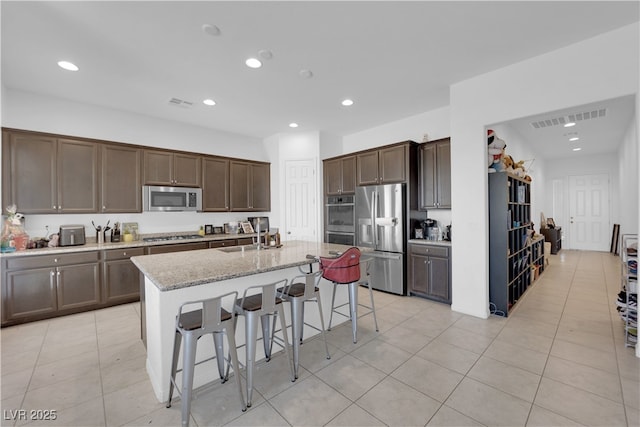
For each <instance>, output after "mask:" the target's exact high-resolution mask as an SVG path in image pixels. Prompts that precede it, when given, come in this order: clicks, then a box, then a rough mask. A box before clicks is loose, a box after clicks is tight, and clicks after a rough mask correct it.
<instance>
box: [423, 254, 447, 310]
mask: <svg viewBox="0 0 640 427" xmlns="http://www.w3.org/2000/svg"><path fill="white" fill-rule="evenodd" d="M428 267H429V278H428V280H427V283H428V286H429V288H428V291H427V293H428V295H429V296H430V297H433V298H435V299H438V300H441V301H444V302H449V301H450V298H451V297H450V294H449V260H448V259H447V258H436V257H430V258H429V261H428Z"/></svg>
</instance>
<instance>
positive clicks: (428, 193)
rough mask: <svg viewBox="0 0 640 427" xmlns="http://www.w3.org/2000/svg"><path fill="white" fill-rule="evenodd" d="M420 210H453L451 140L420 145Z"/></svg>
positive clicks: (446, 139)
mask: <svg viewBox="0 0 640 427" xmlns="http://www.w3.org/2000/svg"><path fill="white" fill-rule="evenodd" d="M419 159H420V167H419V181H418V182H419V186H420V190H419V195H420V198H419V203H420V209H422V210H426V209H450V208H451V142H450V139H449V138H444V139H439V140H437V141H433V142H428V143H425V144H422V145H420V155H419Z"/></svg>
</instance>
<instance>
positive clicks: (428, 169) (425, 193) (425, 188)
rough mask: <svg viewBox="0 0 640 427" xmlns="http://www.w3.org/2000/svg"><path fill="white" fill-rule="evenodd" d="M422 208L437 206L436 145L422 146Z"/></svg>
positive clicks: (420, 201) (420, 173)
mask: <svg viewBox="0 0 640 427" xmlns="http://www.w3.org/2000/svg"><path fill="white" fill-rule="evenodd" d="M419 175H420V182H419V183H420V193H419V194H420V200H419V203H420V209H428V208H435V207H436V203H437V202H436V197H437V194H436V146H435V144H423V145H422V146H420V172H419Z"/></svg>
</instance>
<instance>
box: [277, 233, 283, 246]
mask: <svg viewBox="0 0 640 427" xmlns="http://www.w3.org/2000/svg"><path fill="white" fill-rule="evenodd" d="M280 246H282V245H281V244H280V230H279V229H278V231H276V247H277V248H279V247H280Z"/></svg>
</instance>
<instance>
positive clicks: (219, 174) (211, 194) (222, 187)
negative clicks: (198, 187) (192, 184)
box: [202, 157, 229, 212]
mask: <svg viewBox="0 0 640 427" xmlns="http://www.w3.org/2000/svg"><path fill="white" fill-rule="evenodd" d="M202 210H203V211H204V212H225V211H228V210H229V160H227V159H223V158H218V157H205V158H203V159H202Z"/></svg>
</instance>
